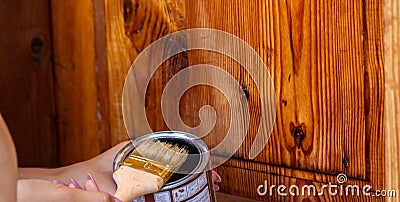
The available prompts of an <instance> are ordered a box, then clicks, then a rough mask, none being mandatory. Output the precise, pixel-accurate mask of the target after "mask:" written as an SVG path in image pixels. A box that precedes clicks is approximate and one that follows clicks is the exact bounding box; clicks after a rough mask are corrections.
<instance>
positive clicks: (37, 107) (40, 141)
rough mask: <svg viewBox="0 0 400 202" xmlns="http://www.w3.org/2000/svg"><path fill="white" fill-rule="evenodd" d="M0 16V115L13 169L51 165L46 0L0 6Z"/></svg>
mask: <svg viewBox="0 0 400 202" xmlns="http://www.w3.org/2000/svg"><path fill="white" fill-rule="evenodd" d="M0 13H2V15H1V17H0V26H1V27H2V29H1V36H2V37H1V38H0V57H1V60H0V69H1V71H0V94H1V97H0V112H1V113H2V115H3V117H4V119H5V120H6V122H7V125H8V127H9V129H10V132H11V134H12V135H13V138H14V141H15V144H16V148H17V152H18V160H19V165H20V166H49V167H52V166H56V165H57V162H58V161H57V157H58V155H57V136H56V125H55V103H54V84H53V70H52V62H51V61H52V59H51V47H52V45H51V38H50V20H49V19H50V10H49V1H48V0H38V1H18V0H11V1H0ZM33 155H34V156H33Z"/></svg>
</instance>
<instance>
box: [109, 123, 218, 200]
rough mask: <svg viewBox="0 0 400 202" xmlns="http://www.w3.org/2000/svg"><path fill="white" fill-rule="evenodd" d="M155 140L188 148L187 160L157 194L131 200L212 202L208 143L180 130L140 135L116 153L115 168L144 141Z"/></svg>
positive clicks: (213, 196)
mask: <svg viewBox="0 0 400 202" xmlns="http://www.w3.org/2000/svg"><path fill="white" fill-rule="evenodd" d="M149 139H151V140H154V139H157V140H159V141H161V142H168V143H172V144H176V145H179V146H184V147H186V148H187V150H188V151H189V154H190V155H189V156H188V159H187V160H186V161H185V163H184V164H183V165H182V167H181V168H180V169H179V171H178V172H179V173H175V174H173V175H172V177H171V178H170V179H169V181H168V182H167V183H166V184H165V185H164V186H163V187H162V188H161V190H160V191H159V192H157V193H152V194H147V195H145V196H141V197H138V198H136V199H134V200H133V201H132V202H180V201H182V202H215V201H216V197H215V192H214V189H213V182H212V177H211V169H210V153H209V152H208V147H207V145H206V144H205V143H204V142H203V141H202V140H201V139H200V138H198V137H197V136H195V135H192V134H189V133H185V132H179V131H162V132H155V133H151V134H148V135H144V136H141V137H139V138H136V139H134V140H132V141H131V142H130V143H129V144H127V145H125V146H124V147H123V148H122V149H121V150H120V151H119V152H118V153H117V155H116V156H115V159H114V164H113V169H114V171H115V170H116V169H118V168H119V166H121V164H122V162H123V161H124V160H125V159H126V157H127V156H128V155H129V154H130V153H131V152H132V151H133V150H134V149H135V146H134V145H139V144H140V143H141V142H142V141H145V140H149Z"/></svg>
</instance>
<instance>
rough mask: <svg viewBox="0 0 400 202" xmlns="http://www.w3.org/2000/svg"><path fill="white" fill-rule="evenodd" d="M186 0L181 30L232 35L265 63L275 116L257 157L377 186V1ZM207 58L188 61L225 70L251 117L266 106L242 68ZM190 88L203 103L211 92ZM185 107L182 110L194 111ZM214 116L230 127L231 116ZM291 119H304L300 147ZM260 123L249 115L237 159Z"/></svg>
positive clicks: (379, 136) (211, 142) (379, 120)
mask: <svg viewBox="0 0 400 202" xmlns="http://www.w3.org/2000/svg"><path fill="white" fill-rule="evenodd" d="M186 6H187V8H186V10H187V11H189V10H190V11H191V12H189V13H188V14H187V17H186V19H188V20H187V21H188V28H190V27H199V26H200V27H211V28H216V29H222V30H225V31H228V32H230V33H233V34H235V35H236V36H239V37H240V38H242V39H244V40H245V41H246V42H248V43H249V44H250V45H252V46H253V47H254V48H255V49H256V51H258V52H259V53H260V55H261V57H262V58H263V60H264V62H265V63H266V64H268V65H269V66H268V68H269V70H270V73H271V75H272V78H273V80H274V83H275V89H276V93H277V99H278V101H277V103H278V106H277V118H276V122H275V128H274V133H273V134H272V136H271V138H270V140H269V142H268V144H267V147H266V149H265V150H264V151H263V152H262V153H261V154H260V155H259V156H258V157H257V158H256V159H255V161H258V162H265V163H269V164H273V165H276V166H285V167H291V168H296V169H305V170H310V171H317V172H323V173H326V174H332V173H336V174H337V173H340V172H344V173H346V174H347V175H348V176H351V177H354V178H357V179H364V180H371V182H373V184H374V185H376V186H379V187H381V186H382V185H383V178H382V177H380V176H382V175H383V170H382V167H384V164H383V161H382V160H381V158H382V155H383V153H384V152H383V144H381V143H379V144H376V142H375V140H377V139H379V140H381V139H382V137H383V135H382V134H383V130H382V129H383V128H382V124H383V123H382V120H383V83H384V80H383V63H382V60H383V49H382V47H381V44H382V27H381V25H382V17H381V16H380V13H381V6H382V2H381V1H378V2H377V1H340V2H338V1H335V2H330V1H322V2H315V1H258V2H257V1H213V2H212V3H210V2H208V3H205V2H191V3H187V4H186ZM216 16H218V17H216ZM221 19H224V20H221ZM204 55H206V56H198V57H196V56H194V57H195V59H194V60H195V61H196V62H198V63H206V64H210V63H211V64H213V65H215V66H218V67H220V68H222V69H224V70H226V71H228V72H229V73H231V74H232V75H233V76H234V77H235V78H236V79H237V80H238V81H240V82H241V83H242V85H243V83H244V84H245V85H246V86H247V87H248V88H249V89H250V90H249V92H251V93H250V99H249V105H250V106H252V107H254V108H255V110H254V108H253V111H252V109H250V112H251V113H253V115H254V116H253V117H256V118H258V117H259V113H260V108H261V107H262V104H263V103H258V100H257V98H254V97H257V96H258V94H257V87H256V86H254V84H252V83H251V80H250V78H249V77H248V76H246V73H245V72H244V71H243V69H240V66H239V65H238V64H235V63H232V62H231V61H229V59H226V58H224V57H216V56H213V55H212V54H210V53H208V52H207V53H204ZM190 60H193V55H191V54H190V53H189V61H190ZM238 72H240V73H238ZM243 80H244V81H243ZM249 80H250V81H249ZM195 94H198V95H197V97H206V100H207V97H209V98H208V99H209V100H213V98H214V97H215V93H214V94H213V93H209V90H208V92H207V91H198V90H197V91H196V93H195ZM253 96H254V97H253ZM192 97H194V96H192ZM198 100H199V99H193V100H191V101H187V102H184V100H183V99H182V100H181V102H180V105H181V106H185V105H189V106H193V105H194V104H193V102H195V101H198ZM216 100H218V99H216ZM214 104H215V105H218V104H221V103H218V101H215V102H214ZM213 106H214V105H213ZM198 108H199V107H197V109H198ZM221 108H222V109H223V110H225V111H226V110H229V108H224V107H221ZM216 109H218V107H216ZM190 110H191V111H190V112H186V113H181V116H182V115H183V114H186V115H188V116H192V117H193V116H197V113H193V108H190ZM257 114H258V115H257ZM158 117H162V116H161V114H159V115H158ZM185 118H186V119H187V117H183V119H185ZM219 118H221V119H228V121H227V122H224V121H221V122H220V123H222V124H229V116H225V117H223V116H219ZM292 123H293V124H294V126H300V125H301V124H303V123H304V127H305V129H304V132H305V133H306V135H305V139H304V140H303V141H302V145H301V147H300V148H297V145H295V142H294V138H293V134H292V131H291V129H290V128H291V127H290V125H291V124H292ZM372 123H374V124H372ZM189 125H190V124H189ZM194 125H195V124H194ZM217 127H218V126H217ZM217 127H216V128H217ZM257 129H258V123H257V121H254V120H253V121H251V126H250V129H249V137H248V139H247V140H246V142H245V147H244V148H242V149H241V150H240V151H239V152H238V154H237V156H238V157H239V158H244V159H246V158H247V157H246V156H247V152H248V150H249V148H250V146H251V143H252V141H253V140H254V137H255V134H256V130H257ZM209 135H210V136H211V137H212V138H211V139H209V140H206V142H207V143H208V144H209V145H216V144H217V143H218V140H220V139H221V136H224V133H220V131H219V132H218V131H217V132H216V131H212V133H210V134H209ZM211 147H212V146H211ZM249 164H251V162H249ZM285 176H286V175H285ZM230 184H231V185H232V186H235V185H234V184H235V183H230ZM237 186H241V185H237Z"/></svg>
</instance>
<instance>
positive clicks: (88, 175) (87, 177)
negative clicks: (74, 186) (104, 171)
mask: <svg viewBox="0 0 400 202" xmlns="http://www.w3.org/2000/svg"><path fill="white" fill-rule="evenodd" d="M86 179H87V180H92V181H93V182H94V183H95V184H96V181H95V180H94V178H93V176H92V175H91V174H90V173H87V174H86Z"/></svg>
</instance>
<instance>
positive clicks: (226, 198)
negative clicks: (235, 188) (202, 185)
mask: <svg viewBox="0 0 400 202" xmlns="http://www.w3.org/2000/svg"><path fill="white" fill-rule="evenodd" d="M215 194H216V195H217V200H218V202H232V201H240V202H256V200H252V199H247V198H243V197H238V196H233V195H228V194H224V193H221V192H217V193H215Z"/></svg>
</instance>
